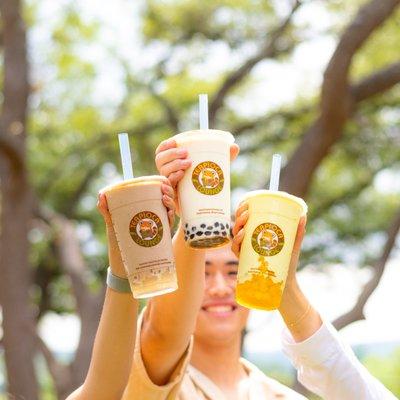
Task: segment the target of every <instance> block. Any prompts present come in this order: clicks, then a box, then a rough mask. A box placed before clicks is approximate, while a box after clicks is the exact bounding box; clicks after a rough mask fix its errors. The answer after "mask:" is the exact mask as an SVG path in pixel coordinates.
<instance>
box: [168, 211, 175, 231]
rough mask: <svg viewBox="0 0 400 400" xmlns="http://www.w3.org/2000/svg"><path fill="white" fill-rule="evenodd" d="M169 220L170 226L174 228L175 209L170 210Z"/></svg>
mask: <svg viewBox="0 0 400 400" xmlns="http://www.w3.org/2000/svg"><path fill="white" fill-rule="evenodd" d="M168 222H169V226H170V227H171V228H172V227H173V226H174V222H175V212H174V211H173V210H169V211H168Z"/></svg>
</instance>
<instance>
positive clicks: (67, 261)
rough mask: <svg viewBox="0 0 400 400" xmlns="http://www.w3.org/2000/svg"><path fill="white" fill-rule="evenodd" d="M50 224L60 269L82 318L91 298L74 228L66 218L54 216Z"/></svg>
mask: <svg viewBox="0 0 400 400" xmlns="http://www.w3.org/2000/svg"><path fill="white" fill-rule="evenodd" d="M52 224H53V225H54V226H55V228H56V241H55V243H56V247H57V254H58V257H59V261H60V264H61V267H62V269H63V270H64V271H65V273H66V274H67V275H68V276H69V277H70V279H71V284H72V290H73V292H74V296H75V298H76V305H77V311H78V314H79V315H80V316H81V317H82V318H84V317H85V310H86V309H87V308H90V307H89V306H90V304H91V303H92V296H91V294H90V292H89V290H88V287H87V285H86V284H85V282H84V280H83V277H84V275H85V272H86V271H87V266H86V263H85V260H84V259H83V256H82V252H81V248H80V243H79V239H78V237H77V234H76V231H75V227H74V226H73V223H72V222H71V221H69V220H68V219H67V218H65V217H63V216H61V215H56V214H54V216H53V218H52Z"/></svg>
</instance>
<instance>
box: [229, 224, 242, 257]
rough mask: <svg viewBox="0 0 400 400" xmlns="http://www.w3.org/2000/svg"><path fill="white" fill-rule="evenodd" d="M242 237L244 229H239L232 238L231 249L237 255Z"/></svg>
mask: <svg viewBox="0 0 400 400" xmlns="http://www.w3.org/2000/svg"><path fill="white" fill-rule="evenodd" d="M243 239H244V229H241V230H240V231H239V232H238V233H237V234H236V235H235V236H234V237H233V239H232V246H231V247H232V251H233V252H234V253H235V254H236V256H237V257H239V253H240V248H241V246H242V242H243Z"/></svg>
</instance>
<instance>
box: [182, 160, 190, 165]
mask: <svg viewBox="0 0 400 400" xmlns="http://www.w3.org/2000/svg"><path fill="white" fill-rule="evenodd" d="M191 163H192V160H189V159H186V160H183V164H184V165H190V164H191Z"/></svg>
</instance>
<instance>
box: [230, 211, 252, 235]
mask: <svg viewBox="0 0 400 400" xmlns="http://www.w3.org/2000/svg"><path fill="white" fill-rule="evenodd" d="M248 219H249V212H248V211H247V210H246V211H243V213H242V214H240V216H239V217H238V218H236V221H235V225H234V226H233V229H232V233H233V235H236V234H237V233H238V232H239V231H240V230H241V229H242V228H243V227H244V226H245V225H246V222H247V221H248Z"/></svg>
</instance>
